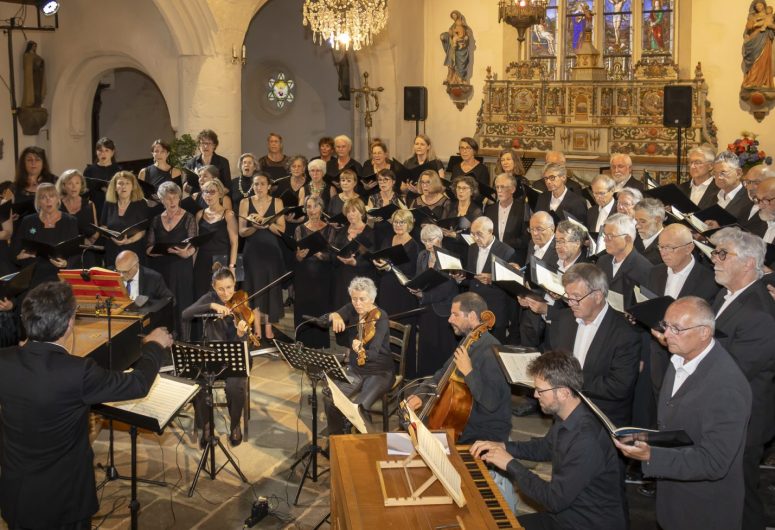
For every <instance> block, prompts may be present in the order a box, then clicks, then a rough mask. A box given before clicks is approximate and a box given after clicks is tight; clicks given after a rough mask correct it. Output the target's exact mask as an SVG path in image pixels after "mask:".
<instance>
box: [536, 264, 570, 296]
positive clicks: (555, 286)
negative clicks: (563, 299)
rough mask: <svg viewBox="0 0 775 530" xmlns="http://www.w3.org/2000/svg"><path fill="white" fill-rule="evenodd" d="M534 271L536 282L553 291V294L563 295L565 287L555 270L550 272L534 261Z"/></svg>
mask: <svg viewBox="0 0 775 530" xmlns="http://www.w3.org/2000/svg"><path fill="white" fill-rule="evenodd" d="M535 271H536V282H537V283H538V285H540V286H541V287H543V288H545V289H547V290H549V291H551V292H553V293H554V294H558V295H560V296H565V287H563V286H562V276H561V275H559V274H557V273H555V272H552V271H550V270H549V269H547V268H545V267H542V266H541V265H540V264H538V263H536V266H535Z"/></svg>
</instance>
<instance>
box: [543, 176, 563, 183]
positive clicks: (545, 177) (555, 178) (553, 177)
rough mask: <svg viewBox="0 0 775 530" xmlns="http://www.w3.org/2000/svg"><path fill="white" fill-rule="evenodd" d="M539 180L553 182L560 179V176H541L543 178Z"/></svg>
mask: <svg viewBox="0 0 775 530" xmlns="http://www.w3.org/2000/svg"><path fill="white" fill-rule="evenodd" d="M541 178H543V179H544V180H548V181H550V182H554V181H555V180H557V179H558V178H560V175H544V176H543V177H541Z"/></svg>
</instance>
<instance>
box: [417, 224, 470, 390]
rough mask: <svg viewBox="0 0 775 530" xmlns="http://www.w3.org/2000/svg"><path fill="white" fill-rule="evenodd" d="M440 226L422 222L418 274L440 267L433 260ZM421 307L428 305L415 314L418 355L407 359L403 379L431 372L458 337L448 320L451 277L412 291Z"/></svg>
mask: <svg viewBox="0 0 775 530" xmlns="http://www.w3.org/2000/svg"><path fill="white" fill-rule="evenodd" d="M442 237H443V235H442V233H441V229H440V228H439V227H438V226H435V225H425V226H424V227H423V228H422V232H421V233H420V239H421V240H422V244H423V245H424V246H425V248H424V249H423V250H421V251H420V254H419V255H418V256H417V274H422V273H423V272H425V271H426V270H428V269H436V270H439V264H438V262H437V261H436V249H437V248H440V247H441V241H442ZM442 274H443V273H442ZM411 292H412V294H413V295H415V296H416V297H417V299H418V300H419V302H420V305H421V306H428V307H427V308H426V310H425V311H423V312H422V313H420V316H419V317H418V324H417V325H418V327H419V329H421V330H422V333H420V337H419V338H418V341H417V358H416V360H412V361H410V359H408V358H407V362H406V378H407V379H414V378H416V377H424V376H426V375H433V374H434V373H435V372H436V370H438V369H439V368H441V367H442V366H443V365H444V362H445V361H446V360H447V359H448V358H449V354H450V352H452V351H455V346H456V345H457V340H456V339H455V333H454V332H453V331H452V327H451V326H450V325H449V322H447V319H448V318H449V315H450V310H451V308H452V299H453V298H454V297H455V296H456V295H457V294H458V286H457V283H455V281H454V280H453V279H451V278H450V279H449V280H447V281H446V282H444V283H442V284H441V285H438V286H436V287H433V288H431V289H427V290H426V291H411Z"/></svg>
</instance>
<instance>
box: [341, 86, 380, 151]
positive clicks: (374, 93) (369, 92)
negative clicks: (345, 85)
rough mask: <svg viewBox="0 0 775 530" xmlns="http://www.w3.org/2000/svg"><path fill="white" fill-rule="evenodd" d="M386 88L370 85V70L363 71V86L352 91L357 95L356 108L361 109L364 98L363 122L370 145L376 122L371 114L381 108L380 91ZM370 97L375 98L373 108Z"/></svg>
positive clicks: (351, 91)
mask: <svg viewBox="0 0 775 530" xmlns="http://www.w3.org/2000/svg"><path fill="white" fill-rule="evenodd" d="M383 90H385V89H384V88H383V87H381V86H378V87H376V88H372V87H370V86H369V72H363V86H362V87H361V88H351V89H350V93H351V94H354V95H355V108H356V109H358V110H360V108H361V99H363V110H362V112H363V123H364V125H365V126H366V138H367V140H368V145H371V127H372V126H373V125H374V122H373V121H372V119H371V115H372V114H373V113H375V112H377V111H378V110H379V95H378V93H379V92H382V91H383ZM369 97H371V98H372V99H373V100H374V108H371V107H370V106H369V105H370V101H369Z"/></svg>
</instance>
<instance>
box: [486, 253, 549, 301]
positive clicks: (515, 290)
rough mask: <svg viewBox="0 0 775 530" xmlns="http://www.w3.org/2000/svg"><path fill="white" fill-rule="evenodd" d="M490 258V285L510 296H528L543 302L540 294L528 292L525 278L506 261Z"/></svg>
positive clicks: (496, 257)
mask: <svg viewBox="0 0 775 530" xmlns="http://www.w3.org/2000/svg"><path fill="white" fill-rule="evenodd" d="M491 258H492V283H493V285H496V286H498V287H500V288H501V289H503V290H504V291H506V292H507V293H509V294H510V295H511V296H529V297H531V298H534V299H536V300H539V301H542V302H543V301H544V297H543V296H541V294H540V293H534V292H533V291H532V290H530V284H529V283H527V281H526V280H525V276H524V275H523V274H522V273H521V272H520V271H519V270H517V269H516V268H514V267H513V266H512V265H511V264H510V263H508V262H507V261H506V260H504V259H501V258H499V257H498V256H491Z"/></svg>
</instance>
